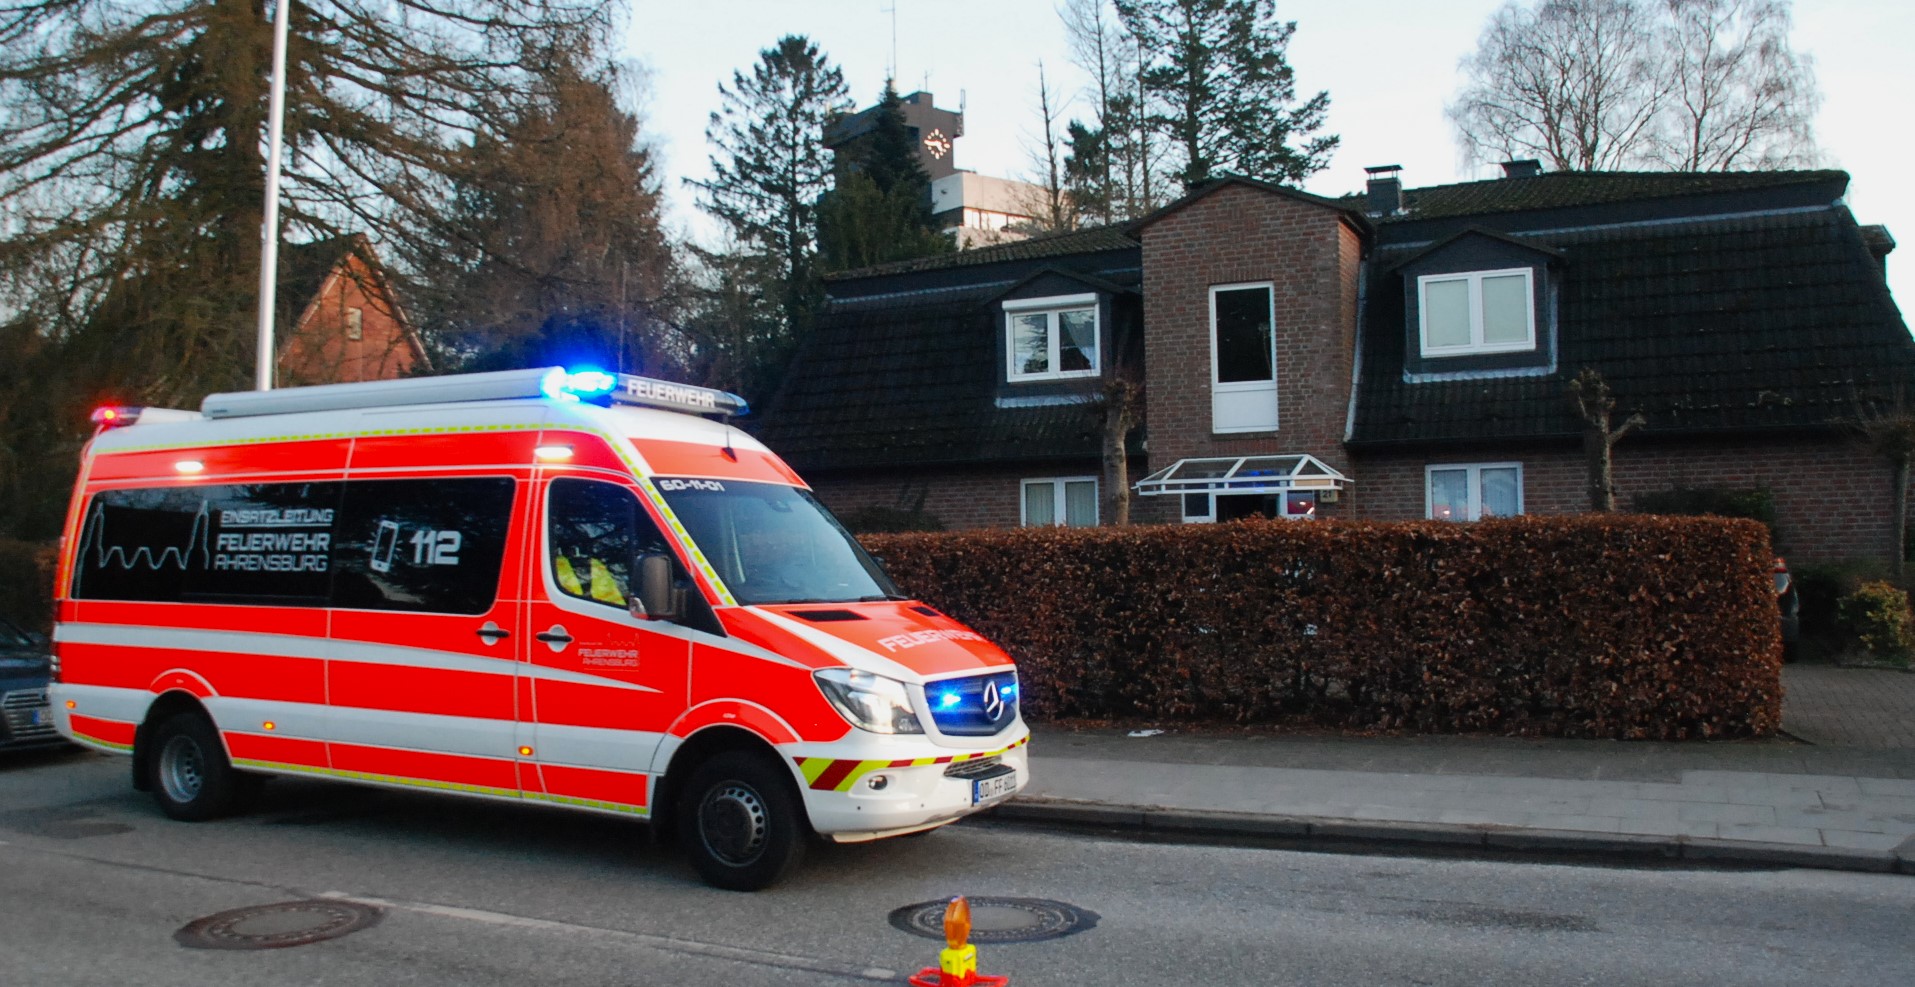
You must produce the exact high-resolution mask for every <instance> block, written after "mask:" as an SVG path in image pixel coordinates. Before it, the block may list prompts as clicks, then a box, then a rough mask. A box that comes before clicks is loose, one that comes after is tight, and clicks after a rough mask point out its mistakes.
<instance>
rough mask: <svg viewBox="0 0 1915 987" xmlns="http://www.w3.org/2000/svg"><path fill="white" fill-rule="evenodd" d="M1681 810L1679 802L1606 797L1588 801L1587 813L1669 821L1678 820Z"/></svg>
mask: <svg viewBox="0 0 1915 987" xmlns="http://www.w3.org/2000/svg"><path fill="white" fill-rule="evenodd" d="M1681 810H1682V803H1681V802H1671V801H1668V800H1666V799H1621V798H1606V797H1605V798H1592V799H1590V800H1589V807H1588V811H1589V813H1590V814H1591V815H1597V816H1617V817H1620V818H1623V819H1667V820H1670V821H1674V820H1675V819H1677V818H1679V817H1678V815H1677V814H1678V813H1679V812H1681Z"/></svg>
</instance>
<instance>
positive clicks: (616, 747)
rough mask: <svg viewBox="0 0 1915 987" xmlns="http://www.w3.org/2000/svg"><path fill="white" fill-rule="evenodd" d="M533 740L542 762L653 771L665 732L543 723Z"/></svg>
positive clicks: (616, 769) (537, 728) (536, 729)
mask: <svg viewBox="0 0 1915 987" xmlns="http://www.w3.org/2000/svg"><path fill="white" fill-rule="evenodd" d="M534 731H535V736H534V740H533V744H534V746H535V750H536V751H537V760H538V762H539V763H540V764H558V765H577V766H579V767H586V768H605V769H609V770H612V771H637V772H645V771H650V770H651V767H652V754H653V752H654V751H656V750H658V742H659V741H660V740H662V739H664V737H665V735H664V734H662V733H650V732H647V731H644V730H612V729H607V728H605V727H574V726H562V725H559V724H554V723H540V724H538V725H537V726H536V727H535V728H534Z"/></svg>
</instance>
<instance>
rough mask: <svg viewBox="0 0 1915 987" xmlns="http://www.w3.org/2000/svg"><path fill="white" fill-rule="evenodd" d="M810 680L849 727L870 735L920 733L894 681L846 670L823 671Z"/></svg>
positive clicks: (915, 717) (904, 693) (900, 685)
mask: <svg viewBox="0 0 1915 987" xmlns="http://www.w3.org/2000/svg"><path fill="white" fill-rule="evenodd" d="M813 677H814V678H816V679H817V680H818V689H819V690H820V691H822V692H823V693H824V694H825V698H826V699H829V700H831V705H833V706H836V707H837V708H838V712H839V713H840V714H842V715H843V716H844V718H845V719H846V720H849V721H850V722H851V725H852V726H855V727H858V728H859V729H861V730H869V731H871V732H872V733H923V732H924V725H923V724H921V723H919V722H918V715H917V714H916V713H914V712H912V710H911V694H910V693H909V692H907V691H905V688H904V683H903V682H900V681H898V680H897V679H889V678H885V677H884V676H882V675H873V674H871V673H870V672H860V671H856V670H853V669H849V668H827V669H824V670H822V671H819V672H816V673H814V674H813Z"/></svg>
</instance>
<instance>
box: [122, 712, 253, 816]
mask: <svg viewBox="0 0 1915 987" xmlns="http://www.w3.org/2000/svg"><path fill="white" fill-rule="evenodd" d="M148 742H149V743H151V744H152V745H153V749H152V753H151V754H150V755H149V756H148V757H147V759H146V763H147V765H148V770H149V775H148V777H147V779H146V781H147V785H148V786H149V787H150V789H151V791H152V792H153V798H154V800H155V801H157V802H159V804H160V811H161V812H164V813H166V814H167V815H168V816H169V817H171V818H174V819H180V820H184V821H186V822H201V821H203V820H207V819H217V818H219V817H220V816H223V815H226V814H227V813H229V812H232V811H233V809H234V808H235V806H236V805H237V804H238V802H239V796H240V794H241V792H242V790H243V789H244V788H246V787H247V786H246V785H245V784H244V781H245V780H244V779H242V777H241V776H240V773H239V772H237V771H235V770H233V765H232V762H230V761H228V760H227V759H226V748H225V746H224V745H222V744H221V743H220V740H219V734H218V732H216V731H215V730H214V729H213V724H212V722H211V721H209V720H207V719H206V717H205V716H203V715H201V714H199V713H175V714H173V715H172V716H169V717H167V718H166V719H165V720H162V721H161V722H160V725H159V726H158V727H156V728H154V730H153V734H152V738H151V740H149V741H148Z"/></svg>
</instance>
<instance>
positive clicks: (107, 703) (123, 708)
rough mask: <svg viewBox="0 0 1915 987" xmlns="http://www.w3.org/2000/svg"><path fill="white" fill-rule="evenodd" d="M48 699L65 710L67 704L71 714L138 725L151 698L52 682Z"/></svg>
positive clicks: (140, 692) (134, 691)
mask: <svg viewBox="0 0 1915 987" xmlns="http://www.w3.org/2000/svg"><path fill="white" fill-rule="evenodd" d="M47 699H48V701H49V702H51V703H52V704H53V705H54V706H58V707H61V708H62V709H64V708H65V707H64V705H63V704H65V703H66V702H67V701H69V700H71V701H72V702H73V705H74V709H73V712H75V713H78V714H80V715H81V716H91V717H95V718H97V719H102V720H120V721H122V722H126V723H138V722H140V721H141V720H144V719H146V708H147V707H148V706H151V705H153V694H152V693H151V692H148V691H146V690H145V689H123V688H120V687H119V686H111V685H75V684H73V683H71V682H55V683H53V684H52V685H51V686H49V687H48V688H47Z"/></svg>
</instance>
